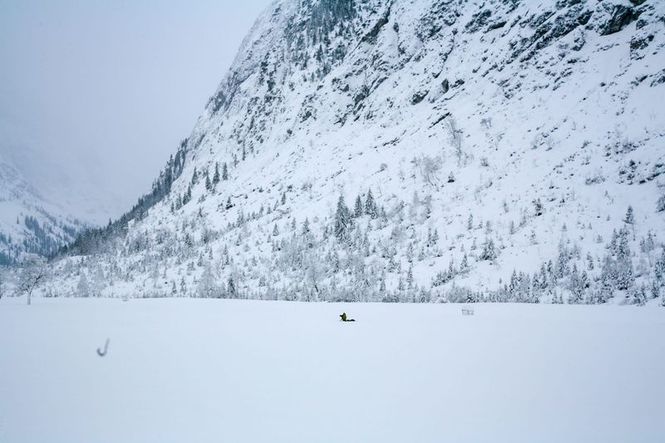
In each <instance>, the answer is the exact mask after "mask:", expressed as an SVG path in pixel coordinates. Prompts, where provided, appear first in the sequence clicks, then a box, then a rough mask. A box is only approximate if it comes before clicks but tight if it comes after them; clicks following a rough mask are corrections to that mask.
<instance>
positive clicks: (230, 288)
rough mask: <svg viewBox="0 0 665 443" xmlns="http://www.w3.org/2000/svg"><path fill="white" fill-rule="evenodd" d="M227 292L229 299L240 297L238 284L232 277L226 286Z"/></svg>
mask: <svg viewBox="0 0 665 443" xmlns="http://www.w3.org/2000/svg"><path fill="white" fill-rule="evenodd" d="M226 292H227V293H228V294H229V298H237V297H238V290H237V289H236V283H235V281H234V280H233V277H232V276H230V277H229V281H228V283H227V284H226Z"/></svg>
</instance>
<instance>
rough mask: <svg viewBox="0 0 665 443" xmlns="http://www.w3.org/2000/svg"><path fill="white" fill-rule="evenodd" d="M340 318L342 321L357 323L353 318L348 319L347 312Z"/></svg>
mask: <svg viewBox="0 0 665 443" xmlns="http://www.w3.org/2000/svg"><path fill="white" fill-rule="evenodd" d="M339 317H340V318H341V319H342V321H356V320H355V319H353V318H348V317H347V316H346V312H342V314H341V315H340V316H339Z"/></svg>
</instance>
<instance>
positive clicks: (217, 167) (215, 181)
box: [212, 162, 220, 185]
mask: <svg viewBox="0 0 665 443" xmlns="http://www.w3.org/2000/svg"><path fill="white" fill-rule="evenodd" d="M219 180H220V176H219V163H218V162H215V173H214V174H213V176H212V184H213V185H216V184H217V183H219Z"/></svg>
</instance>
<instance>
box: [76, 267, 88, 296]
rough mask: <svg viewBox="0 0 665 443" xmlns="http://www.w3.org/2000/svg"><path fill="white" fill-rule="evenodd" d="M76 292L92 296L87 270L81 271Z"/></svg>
mask: <svg viewBox="0 0 665 443" xmlns="http://www.w3.org/2000/svg"><path fill="white" fill-rule="evenodd" d="M76 293H77V295H78V296H79V297H90V285H88V278H87V277H86V276H85V272H81V277H80V278H79V282H78V284H77V285H76Z"/></svg>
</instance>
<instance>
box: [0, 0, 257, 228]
mask: <svg viewBox="0 0 665 443" xmlns="http://www.w3.org/2000/svg"><path fill="white" fill-rule="evenodd" d="M269 3H270V0H243V1H242V2H237V1H228V0H227V1H214V0H210V1H207V0H206V1H191V2H186V1H182V2H175V1H157V0H154V1H149V0H116V1H112V2H111V1H101V0H80V1H75V0H57V1H56V0H14V1H10V0H0V66H1V67H2V68H1V69H0V159H2V157H4V158H5V159H6V160H8V161H10V162H12V163H14V164H15V166H16V167H17V168H18V169H20V170H21V171H22V172H23V174H24V175H25V176H26V178H27V179H28V180H29V181H30V182H32V183H33V184H34V185H35V186H36V187H37V188H38V189H39V190H41V192H42V194H44V195H45V197H47V198H49V199H51V200H56V202H57V203H59V204H60V205H62V206H63V207H64V208H66V209H68V210H69V211H71V212H72V213H73V215H75V216H78V217H81V218H83V219H86V220H92V221H97V222H101V221H104V220H105V219H106V218H108V217H117V216H118V215H120V213H121V212H123V211H124V210H126V209H128V208H129V206H131V204H133V203H134V202H135V200H136V198H137V197H138V196H139V195H140V194H143V193H145V192H146V191H148V190H149V188H150V185H151V183H152V181H153V179H154V178H155V177H156V176H157V173H158V171H159V169H160V168H161V167H162V165H163V164H164V163H165V161H166V160H167V159H168V156H169V155H170V154H171V153H173V152H175V150H176V148H177V145H178V143H179V141H180V140H181V139H183V138H185V137H186V136H187V135H188V134H189V132H190V130H191V129H192V127H193V125H194V122H195V120H196V117H197V116H198V115H199V113H200V112H201V111H202V110H203V107H204V105H205V103H206V100H207V99H208V97H209V96H210V95H211V94H212V93H213V92H214V91H215V89H216V87H217V85H218V83H219V82H220V81H221V79H222V77H223V76H224V74H225V73H226V70H227V68H228V67H229V66H230V64H231V62H232V60H233V57H234V56H235V53H236V50H237V48H238V46H239V45H240V43H241V41H242V39H243V37H244V36H245V34H246V33H247V31H248V30H249V28H250V27H251V25H252V23H253V22H254V20H255V19H256V18H257V17H258V15H259V13H260V12H261V11H262V10H263V9H264V8H265V7H267V5H268V4H269Z"/></svg>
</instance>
